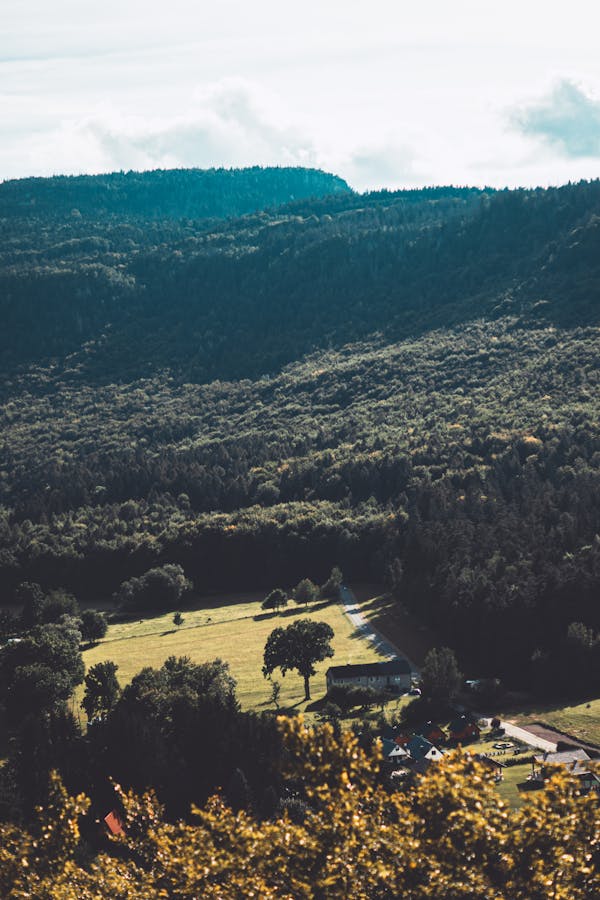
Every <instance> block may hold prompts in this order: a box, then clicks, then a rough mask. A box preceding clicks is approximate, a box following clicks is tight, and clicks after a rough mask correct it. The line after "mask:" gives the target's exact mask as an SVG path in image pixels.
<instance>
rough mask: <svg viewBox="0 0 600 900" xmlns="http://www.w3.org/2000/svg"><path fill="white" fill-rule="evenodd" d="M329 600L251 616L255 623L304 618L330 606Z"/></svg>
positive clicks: (270, 610)
mask: <svg viewBox="0 0 600 900" xmlns="http://www.w3.org/2000/svg"><path fill="white" fill-rule="evenodd" d="M331 603H332V601H331V600H328V599H327V600H320V601H319V602H318V603H311V604H310V606H297V605H296V604H294V605H293V606H292V605H289V606H286V607H285V608H284V609H282V610H280V611H279V612H277V610H275V609H268V610H265V611H264V612H260V613H256V615H255V616H252V618H253V620H254V621H255V622H263V621H265V619H290V618H291V617H292V616H305V615H306V614H307V613H311V612H318V611H319V610H321V609H326V607H328V606H331Z"/></svg>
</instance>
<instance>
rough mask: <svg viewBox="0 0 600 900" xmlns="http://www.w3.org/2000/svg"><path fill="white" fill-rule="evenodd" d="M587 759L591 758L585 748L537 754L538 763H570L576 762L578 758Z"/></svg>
mask: <svg viewBox="0 0 600 900" xmlns="http://www.w3.org/2000/svg"><path fill="white" fill-rule="evenodd" d="M583 759H585V760H587V759H589V756H588V754H587V753H586V752H585V750H581V749H578V750H566V751H563V752H562V753H544V754H543V756H536V757H535V761H536V763H541V764H546V763H559V764H562V765H568V764H569V763H573V762H576V761H577V760H583Z"/></svg>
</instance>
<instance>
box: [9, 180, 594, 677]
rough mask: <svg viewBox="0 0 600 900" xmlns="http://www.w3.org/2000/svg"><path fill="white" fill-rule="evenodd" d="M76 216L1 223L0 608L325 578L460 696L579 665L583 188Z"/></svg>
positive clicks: (590, 553)
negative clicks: (381, 617) (424, 655)
mask: <svg viewBox="0 0 600 900" xmlns="http://www.w3.org/2000/svg"><path fill="white" fill-rule="evenodd" d="M173 177H174V178H175V177H176V175H173ZM57 183H58V182H57ZM287 199H288V200H289V197H288V198H287ZM70 204H71V199H69V200H68V203H67V201H65V208H66V206H68V205H70ZM76 205H77V208H80V207H82V206H84V204H83V203H79V204H75V203H73V206H76ZM79 211H80V213H81V215H70V214H69V215H68V216H66V217H63V218H62V219H61V220H60V221H59V220H58V219H57V218H53V215H52V214H51V213H50V212H48V214H46V213H44V212H41V211H40V209H39V208H38V209H36V208H35V207H34V208H33V211H32V210H29V212H28V213H27V215H23V214H21V212H19V214H18V215H15V214H13V213H11V214H10V215H8V213H7V212H6V209H5V214H4V218H3V219H2V220H1V222H0V228H1V236H2V241H1V242H0V312H1V315H2V322H3V328H2V330H1V332H0V374H1V375H2V385H3V387H2V390H3V395H2V398H1V399H0V404H1V405H0V429H1V430H0V435H1V438H0V504H1V505H0V589H1V590H2V594H1V596H2V597H5V598H7V599H8V600H10V599H11V598H12V597H13V596H14V595H15V589H16V587H17V585H18V584H19V583H20V582H22V581H37V582H40V583H41V584H42V585H43V586H44V587H45V588H51V587H56V586H59V585H62V586H64V587H66V588H69V589H71V590H73V591H75V592H76V593H77V595H78V596H79V597H80V598H81V599H91V598H93V597H106V596H108V595H110V593H111V592H112V591H113V590H115V589H116V588H117V587H118V585H119V583H120V582H121V581H123V580H124V579H126V578H129V577H131V576H132V575H139V574H141V573H143V572H144V571H146V570H147V569H149V568H150V567H152V566H153V565H157V564H160V563H167V562H179V563H181V564H182V565H183V566H184V567H185V569H186V572H187V573H188V574H189V575H190V577H192V578H193V579H194V581H195V583H196V587H197V589H198V590H199V591H200V592H202V591H203V590H209V589H210V590H215V589H218V590H219V589H226V588H228V587H236V588H240V587H245V588H247V589H250V588H254V587H261V588H265V589H267V588H269V587H273V586H275V585H276V584H277V583H285V584H293V583H294V582H295V581H297V580H299V578H301V577H304V576H310V577H313V578H315V579H322V578H324V577H325V576H326V575H327V573H328V572H329V570H330V569H331V566H332V564H334V563H338V564H340V565H341V566H342V568H343V570H344V572H345V574H346V576H347V577H348V578H362V579H373V578H374V579H382V578H383V577H384V575H386V574H389V573H391V576H390V578H391V581H392V582H393V583H394V585H395V588H396V590H397V593H398V596H399V597H400V599H401V600H402V602H404V603H406V604H407V605H409V606H411V607H412V608H413V609H414V610H415V611H416V612H417V613H418V614H419V615H420V616H422V617H423V618H425V619H426V620H427V621H428V622H429V623H430V624H431V625H432V626H433V627H435V628H437V629H438V630H439V633H440V636H441V639H443V640H444V641H446V642H448V643H449V644H450V645H451V646H453V647H454V648H455V649H456V650H457V651H458V652H459V654H460V658H461V664H462V665H463V667H465V668H469V667H470V670H471V671H474V672H476V673H480V674H481V673H483V672H488V673H489V674H504V675H508V676H509V677H510V678H511V679H513V680H518V679H519V678H520V677H523V676H527V677H529V676H532V673H533V669H532V657H533V656H534V652H535V651H539V652H538V653H537V655H536V656H535V659H536V660H537V662H536V665H537V667H538V668H537V670H536V671H537V672H538V673H539V672H540V671H543V672H545V676H544V677H545V678H546V681H547V682H548V678H549V676H548V671H550V670H551V671H554V672H558V671H560V670H561V669H560V666H554V667H552V665H551V661H552V660H553V659H557V658H558V656H556V654H557V653H562V652H563V650H564V646H565V644H564V642H565V640H566V633H567V628H568V626H569V624H571V623H573V622H582V623H584V624H585V626H586V628H589V629H590V631H589V633H588V632H587V631H585V630H584V632H578V634H579V636H580V638H581V646H579V645H578V646H577V647H576V653H575V656H576V657H577V658H578V659H580V660H587V661H588V662H589V661H590V660H592V655H591V654H592V652H593V653H596V654H597V653H598V651H597V650H593V648H594V647H597V648H600V642H598V641H596V637H595V635H596V633H597V632H599V631H600V610H599V608H598V603H597V597H598V592H599V591H600V537H598V535H600V431H599V425H598V423H599V421H600V391H599V387H600V384H599V377H600V365H599V350H598V347H599V338H600V328H599V325H598V318H599V314H600V183H599V182H591V183H587V182H583V183H581V184H577V185H566V186H564V187H561V188H554V189H549V190H531V191H530V190H519V191H499V192H493V191H480V190H474V189H467V188H452V187H448V188H431V189H427V190H422V191H398V192H387V191H383V192H380V193H376V194H367V195H359V194H356V193H352V192H349V191H341V192H338V193H337V194H333V195H327V196H320V197H317V198H304V199H302V198H300V199H298V198H297V199H294V200H293V201H289V202H287V203H286V204H285V205H284V206H281V207H279V208H277V209H272V208H271V209H269V210H263V211H260V212H257V213H253V214H249V215H247V216H244V217H240V218H229V219H227V220H221V221H218V220H217V219H214V218H212V219H210V220H207V219H202V218H198V219H191V218H173V217H164V218H156V217H155V215H154V214H151V215H148V216H147V217H144V216H140V215H139V214H137V213H136V214H135V215H134V214H133V213H132V214H131V215H129V214H119V215H116V214H115V215H113V216H104V215H100V214H98V215H97V216H95V215H91V214H90V215H89V216H88V215H87V214H86V216H84V215H83V211H82V210H81V209H79ZM582 635H583V636H582ZM578 640H579V639H578ZM506 647H510V653H509V654H507V653H506ZM586 654H587V656H586ZM561 658H563V657H561ZM593 659H594V660H595V659H596V657H593ZM545 660H548V661H549V669H548V670H544V669H543V668H542V669H540V666H542V667H543V666H544V665H545ZM585 664H586V665H587V663H585ZM565 665H566V663H565ZM590 665H591V663H590ZM594 666H595V668H593V671H600V667H598V666H597V665H596V663H595V662H594ZM534 668H535V667H534ZM586 677H587V676H586ZM584 681H585V679H584ZM548 683H549V682H548ZM590 683H591V682H590ZM598 688H599V689H600V684H599V685H598Z"/></svg>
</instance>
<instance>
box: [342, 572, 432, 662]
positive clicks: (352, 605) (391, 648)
mask: <svg viewBox="0 0 600 900" xmlns="http://www.w3.org/2000/svg"><path fill="white" fill-rule="evenodd" d="M340 600H341V603H342V606H343V607H344V611H345V613H346V615H347V616H348V618H349V619H350V621H351V622H352V624H353V625H354V627H355V628H356V630H357V632H359V634H360V635H361V637H363V638H364V639H365V640H366V641H370V642H371V643H372V644H373V646H374V647H375V649H376V650H377V652H378V653H380V654H381V655H382V656H387V658H388V659H397V658H398V657H400V658H403V659H405V660H406V661H407V662H408V664H409V665H410V667H411V669H412V670H413V672H414V673H415V674H417V673H418V671H419V670H418V669H417V667H416V666H415V664H414V663H413V662H412V661H411V660H410V659H409V658H408V656H407V655H406V653H403V652H402V651H401V650H399V649H398V647H396V645H395V644H392V642H391V641H388V639H387V638H384V636H383V635H382V634H380V633H379V632H378V631H377V629H376V628H375V627H374V626H373V625H371V623H370V622H369V620H368V619H365V617H364V616H363V614H362V613H361V611H360V607H359V605H358V601H357V600H356V597H355V596H354V594H353V593H352V591H351V590H350V588H349V587H346V585H345V584H344V585H342V586H341V587H340Z"/></svg>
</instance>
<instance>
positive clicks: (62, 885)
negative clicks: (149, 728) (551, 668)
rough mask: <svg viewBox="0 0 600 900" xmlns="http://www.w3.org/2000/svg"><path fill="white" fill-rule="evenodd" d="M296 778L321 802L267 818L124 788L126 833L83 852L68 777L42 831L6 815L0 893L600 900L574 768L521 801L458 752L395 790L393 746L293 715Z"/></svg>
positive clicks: (1, 830)
mask: <svg viewBox="0 0 600 900" xmlns="http://www.w3.org/2000/svg"><path fill="white" fill-rule="evenodd" d="M281 728H282V729H283V732H284V736H285V741H286V747H287V755H286V759H287V768H288V772H287V773H286V774H287V775H289V777H290V778H293V779H297V778H302V779H303V781H304V784H305V788H306V792H307V795H308V798H309V805H310V810H311V811H310V812H309V813H308V814H307V818H306V820H305V822H304V823H303V824H301V825H298V824H294V823H292V822H291V821H290V819H289V818H287V816H284V817H283V818H281V819H280V820H277V821H269V822H258V821H257V820H255V819H254V818H252V817H251V816H250V815H248V814H247V813H244V812H240V813H238V814H235V813H233V812H232V811H231V809H229V808H228V807H227V806H226V805H225V804H224V803H223V801H222V800H221V799H220V798H218V797H215V798H213V799H211V800H210V801H209V803H208V804H207V805H206V807H205V808H204V809H201V810H200V809H196V810H194V821H193V822H192V823H191V824H186V823H176V824H172V823H168V822H165V821H164V819H163V816H162V811H161V807H160V804H159V803H158V802H157V800H156V797H155V796H154V795H153V794H151V793H149V794H146V795H144V796H143V797H135V796H134V795H132V794H128V795H123V802H124V806H125V810H126V819H125V832H126V836H125V837H121V838H116V839H114V841H115V852H114V853H113V854H109V853H104V854H101V855H100V856H98V857H96V859H95V860H94V861H93V862H92V863H91V864H90V865H88V866H87V867H84V866H83V865H81V864H79V862H78V856H77V853H78V846H79V831H78V825H77V822H78V819H79V817H80V816H81V815H82V814H83V813H85V811H86V809H87V801H86V800H85V798H83V797H77V798H70V797H68V795H67V794H66V792H65V790H64V788H63V787H62V785H61V784H60V781H59V780H58V779H57V778H55V780H54V783H53V792H52V800H51V803H50V805H49V806H48V807H47V808H46V809H45V810H40V811H39V823H38V828H37V829H33V830H32V832H31V833H27V832H23V831H20V830H19V829H17V828H15V827H14V826H12V825H4V826H0V896H2V897H3V898H4V897H6V898H11V900H12V898H35V900H47V898H48V900H49V898H56V900H92V898H94V900H96V898H105V897H106V898H111V900H133V898H135V900H141V898H144V900H152V898H170V900H192V898H198V900H200V898H202V900H203V898H219V900H237V898H239V900H248V898H261V900H269V898H278V900H281V898H290V900H292V898H293V900H297V898H302V900H304V898H306V900H308V898H340V900H341V898H353V900H359V898H360V900H363V898H365V900H366V898H369V900H370V898H374V900H388V898H389V900H392V898H404V900H551V898H552V900H592V898H594V897H598V896H600V846H599V841H600V815H599V812H600V810H599V805H598V799H597V797H596V796H595V795H592V794H590V795H588V796H580V795H579V793H578V790H577V783H576V781H575V780H574V779H572V778H571V777H570V776H569V775H568V774H567V773H566V772H564V771H563V772H559V771H557V773H556V774H555V775H554V776H553V777H552V779H550V781H549V782H548V784H547V786H546V789H545V790H543V791H539V792H536V793H534V794H531V796H530V798H529V799H528V800H527V802H526V803H525V804H524V806H523V807H522V809H521V810H518V811H511V810H510V809H509V808H508V807H507V805H506V804H505V803H503V802H502V800H500V799H499V797H498V794H497V792H496V790H495V788H494V785H493V780H492V776H491V775H490V774H489V773H488V772H487V771H486V770H485V769H484V768H483V767H482V766H481V764H480V763H478V762H477V761H476V760H475V759H474V758H472V757H471V756H469V755H468V754H466V753H462V752H457V753H456V754H454V755H453V756H452V757H451V758H449V759H447V760H445V761H444V763H443V764H440V765H438V766H436V767H432V769H431V770H430V772H429V773H428V774H427V775H426V776H425V777H423V778H420V779H418V780H417V781H416V783H415V784H414V785H412V786H410V787H409V788H408V789H407V790H406V791H404V792H397V793H389V792H388V791H387V790H386V789H385V787H384V786H382V784H381V781H380V778H379V777H378V772H379V759H378V751H377V750H374V751H373V752H372V754H367V753H365V752H364V751H363V750H361V749H360V748H359V747H358V744H357V742H356V739H355V738H354V737H353V736H352V735H351V734H345V735H343V736H342V737H341V738H336V737H335V735H334V732H333V729H332V728H331V727H330V726H329V725H322V726H319V727H318V728H314V729H313V728H306V727H305V726H304V724H303V722H302V721H301V720H300V719H296V720H291V721H290V720H281Z"/></svg>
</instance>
